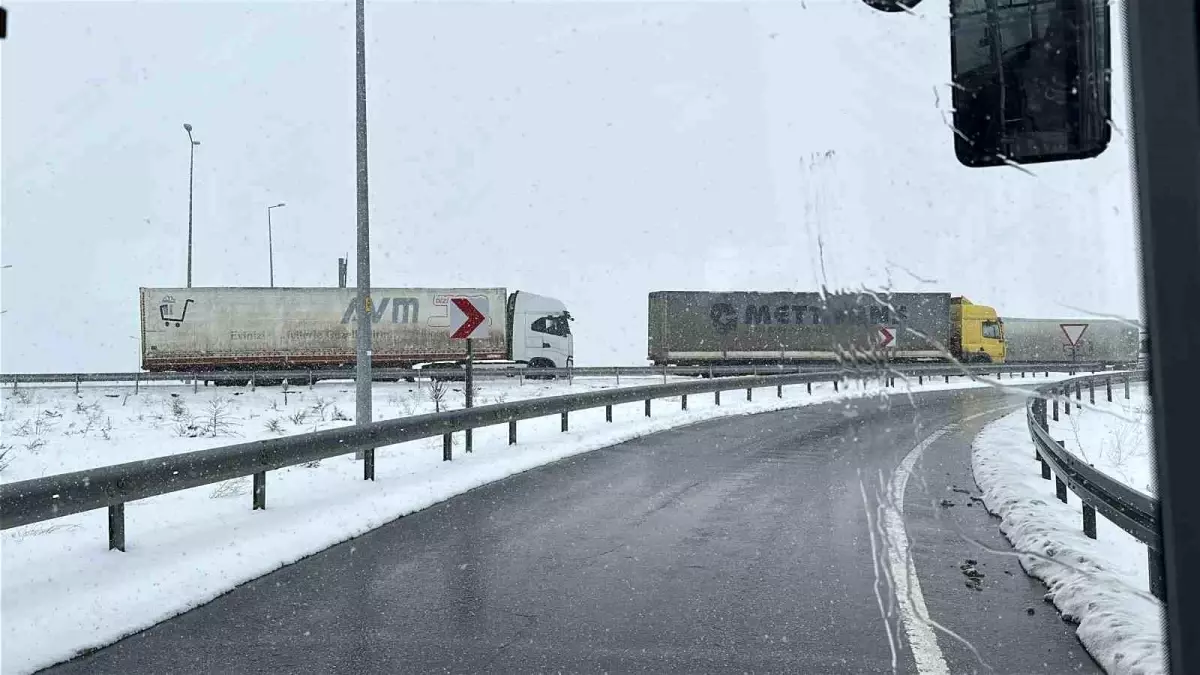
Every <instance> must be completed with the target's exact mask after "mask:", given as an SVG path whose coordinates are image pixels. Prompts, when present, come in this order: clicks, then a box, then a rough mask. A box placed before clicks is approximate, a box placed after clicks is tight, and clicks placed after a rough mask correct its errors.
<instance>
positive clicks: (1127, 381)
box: [1125, 375, 1129, 401]
mask: <svg viewBox="0 0 1200 675" xmlns="http://www.w3.org/2000/svg"><path fill="white" fill-rule="evenodd" d="M1125 400H1126V401H1128V400H1129V376H1128V375H1126V376H1125Z"/></svg>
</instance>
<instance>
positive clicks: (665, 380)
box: [662, 366, 667, 384]
mask: <svg viewBox="0 0 1200 675" xmlns="http://www.w3.org/2000/svg"><path fill="white" fill-rule="evenodd" d="M662 369H663V384H666V383H667V367H666V366H663V367H662Z"/></svg>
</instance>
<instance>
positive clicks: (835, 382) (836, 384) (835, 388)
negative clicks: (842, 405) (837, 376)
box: [833, 380, 838, 391]
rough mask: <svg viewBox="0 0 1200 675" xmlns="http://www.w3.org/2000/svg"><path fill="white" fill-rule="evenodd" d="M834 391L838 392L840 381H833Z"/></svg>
mask: <svg viewBox="0 0 1200 675" xmlns="http://www.w3.org/2000/svg"><path fill="white" fill-rule="evenodd" d="M833 390H834V391H837V390H838V381H837V380H834V381H833Z"/></svg>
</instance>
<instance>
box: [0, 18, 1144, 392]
mask: <svg viewBox="0 0 1200 675" xmlns="http://www.w3.org/2000/svg"><path fill="white" fill-rule="evenodd" d="M5 4H6V6H7V7H9V11H10V21H9V25H10V30H9V38H8V39H7V40H6V41H4V43H3V44H2V45H0V82H2V92H0V94H2V99H0V120H2V127H0V171H2V174H0V218H2V221H0V224H2V231H0V257H2V262H3V263H4V264H7V265H11V266H12V267H11V268H10V269H5V270H4V271H3V272H0V275H2V276H0V283H2V284H3V286H2V303H3V309H4V310H5V313H4V314H3V319H2V350H0V360H2V364H0V368H2V370H3V371H5V372H19V371H26V372H28V371H74V370H131V369H136V368H137V367H138V341H137V335H138V333H139V327H138V306H137V303H138V293H137V291H138V287H139V286H150V287H159V286H182V285H183V284H184V281H185V272H186V241H187V204H188V150H189V148H188V139H187V134H186V133H185V131H184V129H183V124H184V123H185V122H189V123H191V124H192V125H194V128H195V131H194V133H195V137H196V139H197V140H199V141H200V142H201V145H200V146H198V147H197V148H196V175H195V206H194V221H195V254H194V265H195V271H194V283H195V284H196V285H198V286H200V285H241V286H265V285H267V282H268V266H267V216H266V207H267V206H268V205H270V204H274V203H277V202H281V201H283V202H286V203H287V206H286V207H284V208H282V209H277V210H276V211H274V215H273V222H274V225H275V227H274V240H275V278H276V284H277V285H299V286H321V285H326V286H331V285H335V284H336V281H337V275H336V272H337V257H338V256H339V255H344V254H347V253H349V254H350V256H351V258H352V260H351V273H352V274H351V283H352V284H353V283H354V280H353V269H354V264H353V255H354V250H355V244H354V241H355V240H354V232H355V186H354V178H355V173H354V167H355V164H354V152H355V149H354V142H355V135H354V29H353V27H354V5H353V3H347V2H279V1H273V2H259V3H249V4H243V3H233V2H193V3H165V2H138V3H132V2H130V3H124V2H76V3H68V2H33V3H30V2H23V3H22V2H13V3H5ZM367 4H368V12H367V26H368V27H367V30H368V34H367V41H368V48H367V69H368V74H367V77H368V83H369V84H368V105H369V128H370V131H369V134H370V186H371V236H372V260H371V264H372V281H373V284H374V285H375V286H406V285H410V286H442V285H447V286H451V285H476V286H504V287H507V288H509V289H510V290H511V289H523V290H529V291H533V292H536V293H541V294H546V295H553V296H555V297H558V298H560V299H562V300H563V301H564V302H566V303H567V305H568V306H569V307H570V309H571V312H572V314H573V315H575V316H576V317H577V321H576V322H575V325H574V330H575V332H576V360H577V363H579V364H581V365H599V364H636V363H644V362H645V359H646V295H647V293H648V292H649V291H652V290H671V289H712V290H732V289H747V290H785V289H797V290H813V289H815V288H816V285H817V284H818V283H819V280H820V278H821V271H820V267H821V265H820V261H819V258H818V247H817V245H816V242H817V237H818V235H819V236H820V238H821V240H822V242H823V244H824V265H825V274H826V275H827V278H828V281H829V283H830V285H831V286H834V287H839V286H848V287H859V286H867V287H871V288H879V287H884V286H887V285H889V284H890V285H891V286H892V287H893V289H894V290H909V291H912V290H934V291H944V292H950V293H955V294H965V295H967V296H968V297H969V298H971V299H972V300H973V301H976V302H981V303H986V304H991V305H994V306H995V307H997V309H998V310H999V311H1000V313H1001V314H1002V315H1008V316H1041V317H1063V316H1078V315H1080V312H1079V311H1075V310H1072V309H1070V308H1071V307H1077V308H1082V309H1086V310H1089V311H1095V312H1102V313H1111V314H1119V315H1123V316H1127V317H1131V318H1137V317H1138V316H1139V315H1140V294H1139V277H1138V274H1139V273H1138V262H1137V243H1136V235H1135V231H1134V223H1135V221H1134V214H1133V212H1132V204H1131V191H1130V167H1129V154H1128V147H1127V145H1126V141H1127V136H1126V134H1127V128H1128V125H1127V122H1126V114H1127V112H1126V110H1127V107H1126V102H1125V96H1126V94H1125V86H1124V72H1123V66H1124V57H1123V45H1116V47H1117V49H1118V50H1119V51H1118V52H1117V53H1116V54H1115V55H1114V58H1113V64H1114V67H1115V68H1116V69H1117V72H1116V73H1115V80H1116V82H1115V91H1114V96H1115V99H1116V101H1115V103H1116V106H1117V109H1116V113H1115V119H1116V120H1117V122H1116V125H1117V127H1118V131H1117V133H1116V134H1115V135H1114V142H1113V144H1112V146H1110V148H1109V150H1108V151H1107V152H1106V153H1105V154H1103V155H1102V156H1101V157H1100V158H1098V159H1095V160H1090V161H1083V162H1071V163H1066V164H1062V165H1041V166H1034V167H1031V170H1032V172H1033V174H1034V175H1032V176H1031V175H1028V174H1026V173H1022V172H1020V171H1017V170H1014V169H1009V168H999V169H966V168H963V167H962V166H960V165H959V164H958V163H957V161H956V160H955V158H954V151H953V144H952V133H951V131H950V129H949V127H948V126H947V121H946V120H947V119H948V116H949V114H950V113H949V103H948V101H949V90H948V87H947V82H948V81H949V70H950V66H949V30H948V23H947V17H946V9H945V2H940V3H938V2H931V1H930V0H927V1H926V2H925V3H923V5H922V6H921V7H920V11H918V12H917V14H916V15H915V16H914V15H904V14H883V13H879V12H875V11H873V10H870V9H868V8H867V7H865V6H864V5H863V4H862V2H861V1H860V0H794V1H789V2H771V3H758V4H752V5H748V4H734V3H726V2H704V3H684V2H672V3H657V4H638V3H633V2H606V3H598V2H536V3H533V2H531V3H511V2H485V3H463V2H455V3H446V2H424V3H420V4H408V3H399V2H388V1H387V0H368V3H367ZM1114 14H1119V12H1114ZM1114 19H1119V17H1117V16H1114ZM1112 34H1113V35H1114V36H1120V35H1121V31H1120V29H1119V26H1115V27H1114V30H1113V31H1112Z"/></svg>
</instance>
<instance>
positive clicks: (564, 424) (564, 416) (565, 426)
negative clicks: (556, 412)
mask: <svg viewBox="0 0 1200 675" xmlns="http://www.w3.org/2000/svg"><path fill="white" fill-rule="evenodd" d="M567 414H568V413H567V412H566V411H563V414H562V431H563V432H564V433H565V432H566V431H567V429H569V428H571V425H570V424H569V423H568V422H567Z"/></svg>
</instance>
